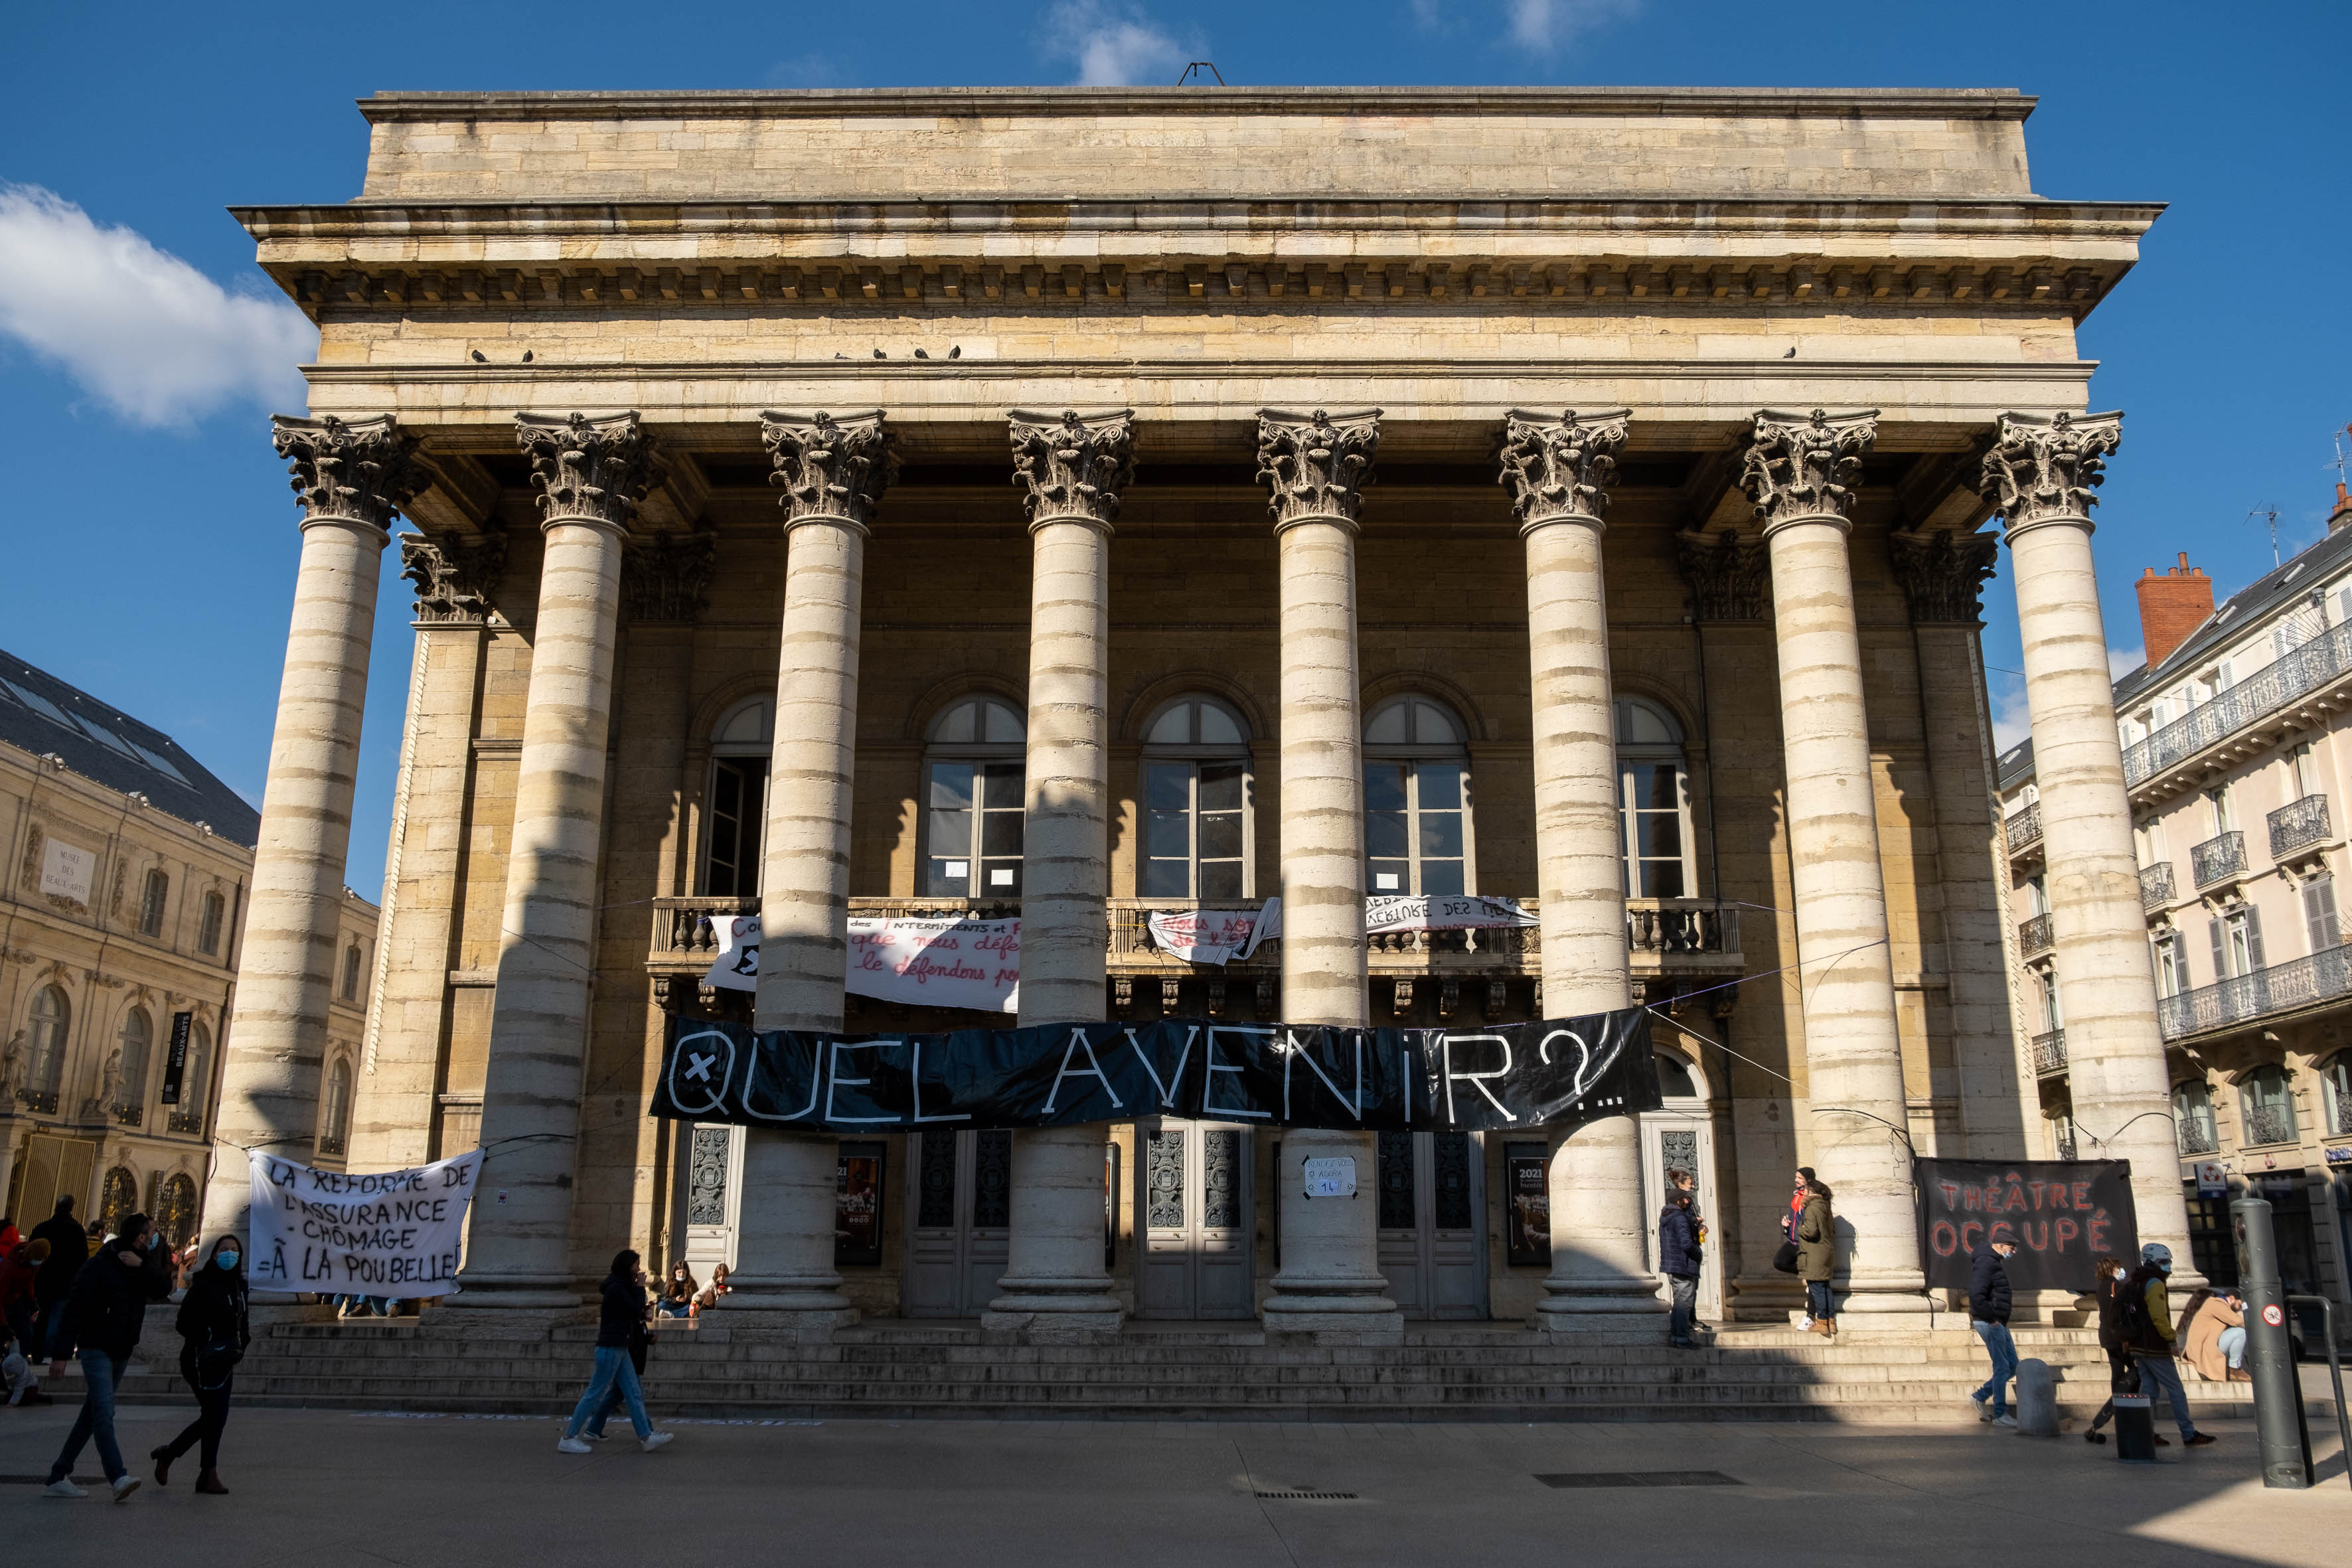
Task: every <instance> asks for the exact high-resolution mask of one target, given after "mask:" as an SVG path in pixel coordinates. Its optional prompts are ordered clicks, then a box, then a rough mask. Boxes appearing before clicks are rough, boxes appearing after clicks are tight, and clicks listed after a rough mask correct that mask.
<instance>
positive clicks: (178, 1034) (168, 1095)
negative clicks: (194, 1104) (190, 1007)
mask: <svg viewBox="0 0 2352 1568" xmlns="http://www.w3.org/2000/svg"><path fill="white" fill-rule="evenodd" d="M195 1021H196V1016H195V1015H194V1013H174V1014H173V1015H172V1045H171V1051H170V1054H169V1055H167V1056H166V1057H164V1058H163V1092H162V1093H161V1094H159V1095H157V1096H156V1097H155V1098H156V1102H157V1103H158V1104H162V1105H177V1104H179V1103H180V1088H181V1083H180V1080H181V1079H184V1078H185V1077H187V1075H188V1031H189V1030H190V1029H191V1028H192V1027H194V1024H195Z"/></svg>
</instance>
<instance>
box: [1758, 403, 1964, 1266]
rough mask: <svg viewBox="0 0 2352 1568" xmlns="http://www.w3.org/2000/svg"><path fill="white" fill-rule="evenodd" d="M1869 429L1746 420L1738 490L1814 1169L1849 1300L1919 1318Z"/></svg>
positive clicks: (1819, 419)
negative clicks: (1757, 604)
mask: <svg viewBox="0 0 2352 1568" xmlns="http://www.w3.org/2000/svg"><path fill="white" fill-rule="evenodd" d="M1877 424H1878V420H1877V415H1876V412H1875V411H1871V412H1868V413H1862V414H1840V415H1836V416H1830V415H1826V414H1823V413H1822V411H1820V410H1819V409H1816V410H1814V411H1813V414H1812V415H1811V417H1810V418H1808V417H1807V416H1804V415H1801V414H1780V413H1775V412H1773V411H1771V410H1769V409H1768V410H1766V411H1764V412H1762V413H1759V415H1757V416H1756V425H1755V428H1754V430H1753V432H1752V433H1751V435H1750V437H1749V439H1748V448H1747V451H1746V454H1745V458H1744V462H1743V467H1742V471H1741V474H1740V483H1741V485H1742V487H1743V488H1744V489H1746V490H1747V492H1748V499H1749V500H1752V501H1753V502H1755V504H1756V513H1757V516H1758V517H1759V519H1760V520H1761V521H1762V523H1763V531H1764V541H1765V547H1766V549H1767V550H1768V551H1769V552H1770V556H1771V570H1772V633H1773V639H1774V641H1775V642H1776V643H1777V645H1778V647H1779V653H1780V730H1781V740H1782V744H1783V747H1784V749H1785V752H1786V756H1787V762H1786V772H1787V778H1788V805H1787V816H1788V831H1789V861H1790V880H1791V884H1792V886H1793V887H1794V888H1795V890H1796V900H1797V910H1796V914H1797V962H1798V971H1797V974H1796V976H1795V979H1796V983H1797V985H1798V987H1799V991H1800V994H1801V998H1802V1005H1803V1008H1804V1017H1805V1070H1806V1080H1807V1088H1806V1102H1807V1107H1808V1110H1809V1114H1810V1117H1811V1132H1812V1148H1813V1158H1812V1164H1813V1166H1814V1168H1815V1169H1816V1170H1817V1171H1819V1172H1820V1173H1821V1178H1822V1181H1823V1182H1824V1183H1826V1184H1828V1185H1829V1186H1830V1187H1831V1188H1832V1189H1833V1190H1834V1192H1835V1194H1836V1202H1835V1208H1836V1212H1837V1215H1838V1219H1839V1222H1840V1231H1841V1235H1840V1237H1839V1241H1840V1246H1839V1249H1838V1257H1839V1264H1840V1267H1841V1272H1842V1275H1843V1277H1844V1278H1845V1279H1846V1281H1847V1289H1848V1290H1849V1292H1850V1296H1849V1299H1848V1301H1847V1304H1846V1306H1847V1310H1851V1311H1879V1310H1884V1311H1906V1310H1920V1311H1924V1310H1926V1309H1927V1297H1926V1295H1925V1293H1924V1292H1925V1288H1926V1280H1925V1277H1924V1276H1923V1275H1922V1273H1921V1272H1920V1268H1919V1243H1918V1237H1917V1232H1916V1225H1915V1221H1914V1217H1913V1209H1912V1201H1911V1172H1910V1155H1909V1151H1908V1145H1907V1143H1906V1137H1907V1131H1906V1124H1907V1115H1906V1108H1905V1099H1904V1090H1903V1052H1902V1045H1901V1042H1900V1040H1899V1039H1898V1037H1897V1036H1896V1032H1895V972H1894V966H1893V963H1892V960H1891V957H1890V953H1889V950H1888V942H1887V921H1886V884H1885V875H1884V873H1883V871H1882V870H1881V868H1880V865H1879V858H1878V816H1877V805H1876V799H1875V790H1874V787H1873V783H1872V771H1871V762H1870V730H1869V725H1868V721H1867V719H1866V717H1865V715H1864V709H1863V695H1862V685H1863V682H1862V643H1861V639H1860V637H1859V636H1858V635H1857V633H1856V630H1855V626H1854V612H1853V571H1852V568H1851V566H1850V564H1849V563H1848V560H1847V556H1846V535H1847V533H1848V531H1850V530H1851V528H1852V526H1853V524H1852V521H1851V513H1850V509H1851V507H1852V505H1853V491H1852V489H1851V488H1850V487H1851V485H1852V483H1853V479H1854V477H1855V475H1856V474H1858V473H1859V472H1860V470H1861V468H1862V455H1863V453H1864V452H1865V451H1867V450H1868V449H1869V447H1870V444H1871V441H1872V439H1873V438H1874V436H1875V434H1876V432H1877ZM1849 1227H1850V1229H1851V1234H1850V1235H1848V1234H1845V1232H1846V1231H1847V1230H1848V1228H1849Z"/></svg>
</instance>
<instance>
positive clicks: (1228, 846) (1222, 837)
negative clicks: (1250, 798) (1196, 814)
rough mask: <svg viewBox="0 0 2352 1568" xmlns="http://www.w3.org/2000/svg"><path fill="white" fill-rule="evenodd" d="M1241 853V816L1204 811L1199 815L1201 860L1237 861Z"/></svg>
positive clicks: (1236, 813)
mask: <svg viewBox="0 0 2352 1568" xmlns="http://www.w3.org/2000/svg"><path fill="white" fill-rule="evenodd" d="M1241 853H1242V814H1241V813H1240V812H1238V811H1204V812H1202V814H1201V858H1202V859H1203V860H1228V859H1232V860H1237V859H1239V858H1241Z"/></svg>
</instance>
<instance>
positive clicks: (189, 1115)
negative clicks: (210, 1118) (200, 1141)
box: [163, 1110, 205, 1132]
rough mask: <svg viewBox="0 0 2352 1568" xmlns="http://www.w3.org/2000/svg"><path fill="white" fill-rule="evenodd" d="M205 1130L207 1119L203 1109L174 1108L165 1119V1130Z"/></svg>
mask: <svg viewBox="0 0 2352 1568" xmlns="http://www.w3.org/2000/svg"><path fill="white" fill-rule="evenodd" d="M204 1130H205V1119H204V1114H203V1113H202V1112H201V1111H194V1110H174V1111H173V1112H172V1114H171V1115H169V1116H167V1117H165V1118H164V1119H163V1131H166V1132H202V1131H204Z"/></svg>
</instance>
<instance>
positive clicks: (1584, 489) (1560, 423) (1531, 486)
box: [1501, 408, 1633, 533]
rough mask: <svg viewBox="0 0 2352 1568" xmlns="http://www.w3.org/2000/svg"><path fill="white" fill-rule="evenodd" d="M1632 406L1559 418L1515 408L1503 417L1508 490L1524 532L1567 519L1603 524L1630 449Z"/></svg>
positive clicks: (1504, 475) (1504, 478)
mask: <svg viewBox="0 0 2352 1568" xmlns="http://www.w3.org/2000/svg"><path fill="white" fill-rule="evenodd" d="M1632 417H1633V410H1632V409H1630V408H1610V409H1604V410H1602V411H1601V413H1599V414H1579V413H1578V412H1577V411H1576V410H1575V409H1573V408H1571V409H1570V410H1569V411H1568V412H1567V413H1565V414H1562V415H1559V416H1557V417H1555V416H1552V415H1549V414H1529V413H1528V412H1527V411H1525V410H1524V409H1518V408H1514V409H1512V410H1511V411H1510V413H1508V414H1507V415H1505V416H1504V417H1503V450H1502V455H1501V456H1502V465H1503V472H1502V476H1501V482H1502V485H1503V488H1504V489H1507V490H1509V491H1510V492H1511V510H1513V511H1515V512H1517V513H1518V516H1519V531H1520V532H1522V533H1524V532H1526V531H1528V530H1529V529H1532V528H1538V527H1540V526H1542V525H1543V524H1545V523H1547V522H1557V521H1560V520H1561V519H1563V518H1584V519H1587V520H1589V521H1593V522H1599V521H1601V517H1602V516H1603V515H1604V514H1606V513H1607V511H1608V510H1609V485H1610V482H1611V481H1612V479H1615V478H1616V477H1617V454H1618V452H1619V451H1621V450H1622V449H1623V447H1624V445H1625V426H1626V422H1627V421H1628V420H1629V419H1631V418H1632Z"/></svg>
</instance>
